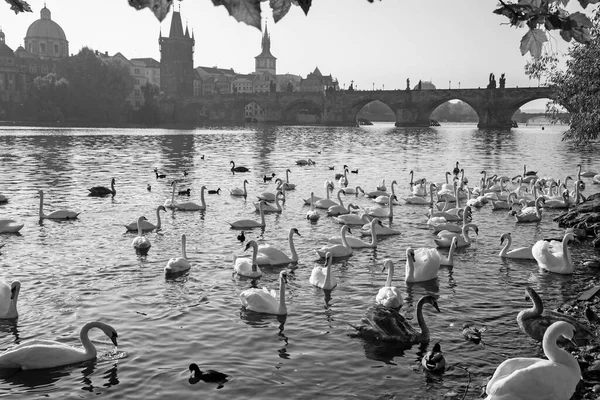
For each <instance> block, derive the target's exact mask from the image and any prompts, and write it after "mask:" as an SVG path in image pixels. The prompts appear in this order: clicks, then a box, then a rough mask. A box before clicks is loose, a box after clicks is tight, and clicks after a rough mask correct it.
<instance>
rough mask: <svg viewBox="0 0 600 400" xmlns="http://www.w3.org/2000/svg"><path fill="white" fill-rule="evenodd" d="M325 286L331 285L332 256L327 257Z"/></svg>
mask: <svg viewBox="0 0 600 400" xmlns="http://www.w3.org/2000/svg"><path fill="white" fill-rule="evenodd" d="M323 286H325V287H326V288H330V287H331V258H328V259H327V266H326V267H325V282H324V284H323Z"/></svg>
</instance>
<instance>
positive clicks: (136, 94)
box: [133, 89, 141, 96]
mask: <svg viewBox="0 0 600 400" xmlns="http://www.w3.org/2000/svg"><path fill="white" fill-rule="evenodd" d="M133 94H134V95H135V96H140V94H141V93H140V89H135V90H134V91H133Z"/></svg>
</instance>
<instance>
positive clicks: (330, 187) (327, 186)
mask: <svg viewBox="0 0 600 400" xmlns="http://www.w3.org/2000/svg"><path fill="white" fill-rule="evenodd" d="M324 186H325V198H327V199H328V198H329V192H333V189H334V186H333V182H331V181H330V180H326V181H325V184H324ZM321 199H322V197H318V196H314V201H317V200H321ZM303 200H304V204H306V205H307V206H310V202H311V200H310V197H309V198H307V199H303Z"/></svg>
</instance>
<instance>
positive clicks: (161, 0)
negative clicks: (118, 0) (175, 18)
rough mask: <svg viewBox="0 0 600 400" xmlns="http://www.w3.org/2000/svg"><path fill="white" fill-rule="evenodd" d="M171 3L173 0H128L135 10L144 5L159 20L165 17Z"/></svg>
mask: <svg viewBox="0 0 600 400" xmlns="http://www.w3.org/2000/svg"><path fill="white" fill-rule="evenodd" d="M171 4H173V0H129V5H130V6H131V7H134V8H135V9H137V10H141V9H142V8H146V7H148V8H149V9H151V10H152V12H153V13H154V15H155V16H156V18H158V20H159V21H162V20H163V19H165V17H166V16H167V13H168V12H169V7H171Z"/></svg>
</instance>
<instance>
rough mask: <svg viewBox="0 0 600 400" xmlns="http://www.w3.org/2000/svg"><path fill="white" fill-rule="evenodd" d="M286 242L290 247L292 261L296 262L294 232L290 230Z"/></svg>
mask: <svg viewBox="0 0 600 400" xmlns="http://www.w3.org/2000/svg"><path fill="white" fill-rule="evenodd" d="M288 242H289V245H290V253H291V255H292V261H298V253H296V246H294V231H291V230H290V234H289V236H288Z"/></svg>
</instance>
